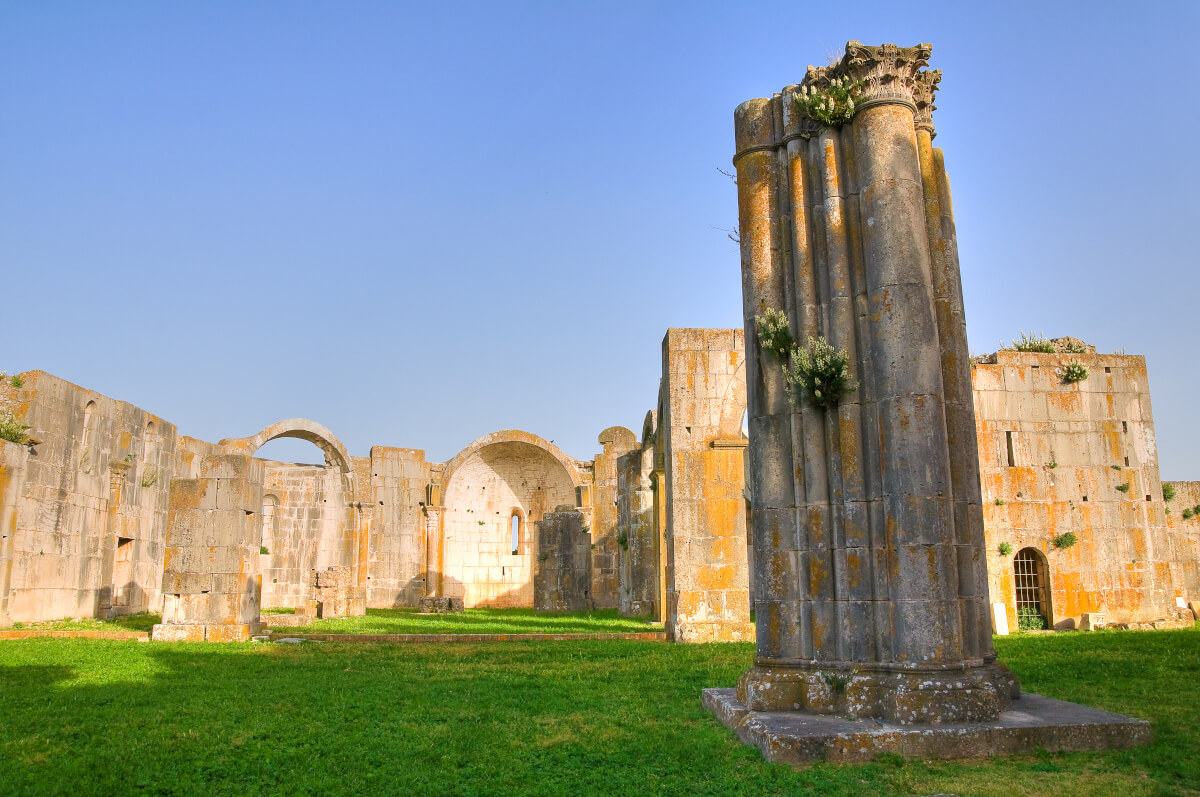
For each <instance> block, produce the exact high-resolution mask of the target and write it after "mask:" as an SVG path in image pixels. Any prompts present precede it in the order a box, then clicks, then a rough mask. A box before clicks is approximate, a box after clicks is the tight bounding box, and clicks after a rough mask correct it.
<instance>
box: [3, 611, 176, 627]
mask: <svg viewBox="0 0 1200 797" xmlns="http://www.w3.org/2000/svg"><path fill="white" fill-rule="evenodd" d="M160 622H162V615H159V614H147V613H143V614H127V615H125V616H124V617H114V618H113V619H111V620H96V619H93V618H89V617H81V618H67V619H64V620H45V621H42V622H40V623H13V624H12V625H9V626H4V627H3V628H0V630H4V631H8V630H14V629H15V630H26V631H149V630H150V629H151V628H153V627H154V624H155V623H160Z"/></svg>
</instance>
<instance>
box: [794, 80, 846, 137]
mask: <svg viewBox="0 0 1200 797" xmlns="http://www.w3.org/2000/svg"><path fill="white" fill-rule="evenodd" d="M861 92H862V82H861V81H854V80H851V79H850V78H848V77H839V78H834V79H833V80H831V81H829V85H828V86H824V87H822V88H817V87H815V86H801V87H800V93H799V94H797V95H796V107H797V108H799V109H800V112H801V113H802V114H804V115H805V116H807V117H808V118H809V119H813V120H815V121H818V122H821V123H822V124H826V125H833V126H837V125H844V124H846V122H849V121H850V120H851V119H853V118H854V108H855V98H856V97H858V96H859V95H860V94H861Z"/></svg>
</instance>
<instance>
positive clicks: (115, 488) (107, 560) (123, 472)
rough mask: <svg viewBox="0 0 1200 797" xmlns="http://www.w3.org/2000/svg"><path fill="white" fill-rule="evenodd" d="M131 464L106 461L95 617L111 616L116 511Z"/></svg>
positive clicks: (119, 504)
mask: <svg viewBox="0 0 1200 797" xmlns="http://www.w3.org/2000/svg"><path fill="white" fill-rule="evenodd" d="M131 467H132V464H131V463H129V462H125V461H123V460H111V461H109V463H108V505H107V506H106V507H105V513H104V536H103V537H101V538H100V554H101V558H100V583H99V585H98V587H99V589H97V590H96V609H95V614H96V616H97V617H110V616H112V605H113V599H114V597H115V596H114V594H113V593H114V591H115V590H116V584H114V583H113V569H114V567H115V559H116V555H117V528H118V525H119V524H118V523H117V512H119V511H120V509H121V492H122V488H123V487H124V486H125V479H126V477H127V475H128V474H129V469H130V468H131Z"/></svg>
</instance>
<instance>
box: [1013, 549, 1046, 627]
mask: <svg viewBox="0 0 1200 797" xmlns="http://www.w3.org/2000/svg"><path fill="white" fill-rule="evenodd" d="M1013 576H1014V584H1015V586H1016V593H1017V627H1018V628H1019V629H1021V630H1029V629H1036V628H1047V627H1049V625H1050V619H1049V617H1048V616H1047V609H1048V608H1049V606H1048V601H1047V600H1046V595H1047V594H1048V593H1049V588H1050V579H1049V578H1048V576H1047V574H1046V562H1045V559H1043V558H1042V555H1041V554H1040V553H1039V552H1038V551H1037V550H1035V549H1033V548H1022V549H1021V550H1020V551H1018V552H1017V555H1016V556H1015V557H1013Z"/></svg>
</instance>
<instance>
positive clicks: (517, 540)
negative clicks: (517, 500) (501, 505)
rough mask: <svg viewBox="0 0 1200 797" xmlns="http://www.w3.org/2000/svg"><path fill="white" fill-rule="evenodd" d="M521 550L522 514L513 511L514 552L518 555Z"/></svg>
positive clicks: (514, 554)
mask: <svg viewBox="0 0 1200 797" xmlns="http://www.w3.org/2000/svg"><path fill="white" fill-rule="evenodd" d="M520 550H521V516H520V515H519V514H517V513H516V512H513V513H512V553H513V556H516V555H517V553H518V552H519V551H520Z"/></svg>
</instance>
